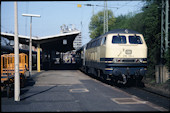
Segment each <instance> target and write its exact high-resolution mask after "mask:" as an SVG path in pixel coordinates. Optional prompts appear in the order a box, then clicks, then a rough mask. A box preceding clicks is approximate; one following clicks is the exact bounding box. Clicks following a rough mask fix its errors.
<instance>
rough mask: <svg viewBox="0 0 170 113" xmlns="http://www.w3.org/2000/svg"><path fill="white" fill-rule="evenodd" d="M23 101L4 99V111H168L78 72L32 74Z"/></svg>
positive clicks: (3, 97) (22, 92) (23, 93)
mask: <svg viewBox="0 0 170 113" xmlns="http://www.w3.org/2000/svg"><path fill="white" fill-rule="evenodd" d="M20 98H21V101H20V102H14V98H10V99H8V98H7V97H5V96H2V95H1V111H2V112H48V111H49V112H51V111H52V112H56V111H167V110H166V109H164V108H162V107H160V106H157V105H154V104H152V103H150V102H148V101H144V100H142V99H140V98H138V97H136V96H134V95H131V94H128V93H127V92H124V91H122V90H120V89H118V88H116V87H114V86H110V85H107V84H105V83H102V82H100V81H98V80H96V79H93V78H91V77H89V76H88V75H85V74H84V73H82V72H80V71H79V70H49V71H41V72H39V73H37V72H36V71H33V76H32V78H31V79H28V81H27V86H26V87H25V88H22V89H21V96H20Z"/></svg>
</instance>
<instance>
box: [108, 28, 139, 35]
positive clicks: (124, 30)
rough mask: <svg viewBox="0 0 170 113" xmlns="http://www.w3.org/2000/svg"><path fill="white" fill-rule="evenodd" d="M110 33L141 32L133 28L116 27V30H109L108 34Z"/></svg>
mask: <svg viewBox="0 0 170 113" xmlns="http://www.w3.org/2000/svg"><path fill="white" fill-rule="evenodd" d="M109 33H126V34H139V33H138V32H137V31H133V30H131V29H114V30H111V31H109V32H107V33H106V34H109Z"/></svg>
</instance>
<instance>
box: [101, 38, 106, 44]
mask: <svg viewBox="0 0 170 113" xmlns="http://www.w3.org/2000/svg"><path fill="white" fill-rule="evenodd" d="M104 44H106V37H104V38H103V40H102V44H101V45H104Z"/></svg>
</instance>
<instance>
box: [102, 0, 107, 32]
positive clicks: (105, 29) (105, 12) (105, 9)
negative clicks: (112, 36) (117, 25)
mask: <svg viewBox="0 0 170 113" xmlns="http://www.w3.org/2000/svg"><path fill="white" fill-rule="evenodd" d="M106 32H108V10H107V1H106V0H105V1H104V24H103V34H105V33H106Z"/></svg>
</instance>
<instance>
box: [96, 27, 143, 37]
mask: <svg viewBox="0 0 170 113" xmlns="http://www.w3.org/2000/svg"><path fill="white" fill-rule="evenodd" d="M110 33H124V34H140V33H139V32H137V31H134V30H131V29H113V30H111V31H109V32H107V33H105V34H103V35H101V36H104V35H107V34H110ZM101 36H99V37H101ZM99 37H96V38H99ZM96 38H94V39H96Z"/></svg>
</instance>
